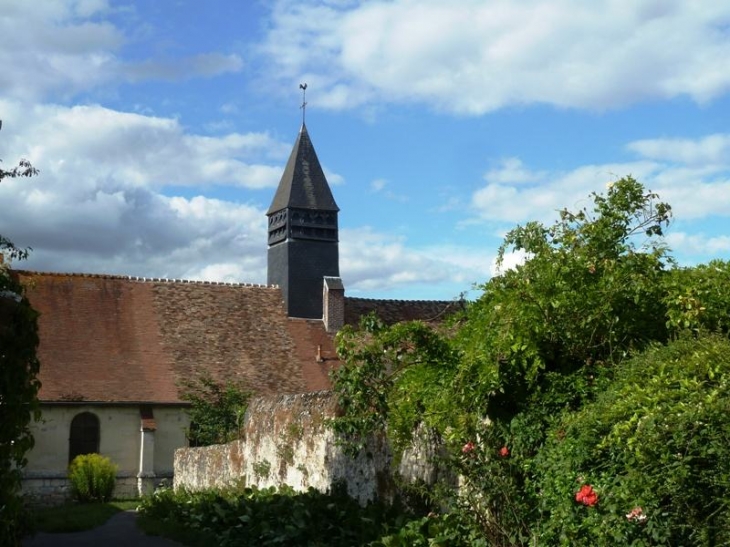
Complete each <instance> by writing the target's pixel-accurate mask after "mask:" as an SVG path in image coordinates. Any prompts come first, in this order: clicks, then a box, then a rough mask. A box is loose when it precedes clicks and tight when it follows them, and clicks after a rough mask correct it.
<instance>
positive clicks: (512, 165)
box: [484, 158, 545, 184]
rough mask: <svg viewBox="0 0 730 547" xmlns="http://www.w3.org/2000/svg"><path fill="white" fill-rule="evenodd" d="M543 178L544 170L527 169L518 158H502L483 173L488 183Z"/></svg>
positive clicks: (506, 182)
mask: <svg viewBox="0 0 730 547" xmlns="http://www.w3.org/2000/svg"><path fill="white" fill-rule="evenodd" d="M544 178H545V173H544V172H537V171H531V170H529V169H528V168H526V167H525V165H524V164H523V163H522V160H520V159H519V158H503V159H502V160H501V161H500V162H499V165H498V166H497V167H495V168H493V169H490V170H489V171H487V172H486V173H485V174H484V180H486V181H487V182H488V183H490V184H515V183H523V182H537V181H540V180H542V179H544Z"/></svg>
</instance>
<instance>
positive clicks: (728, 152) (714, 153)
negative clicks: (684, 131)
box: [627, 134, 730, 166]
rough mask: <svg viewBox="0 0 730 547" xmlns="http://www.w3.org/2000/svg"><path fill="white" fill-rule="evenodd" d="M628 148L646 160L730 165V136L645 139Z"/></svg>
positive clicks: (633, 143)
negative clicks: (694, 138)
mask: <svg viewBox="0 0 730 547" xmlns="http://www.w3.org/2000/svg"><path fill="white" fill-rule="evenodd" d="M627 148H628V149H629V150H632V151H634V152H636V153H638V154H640V155H641V156H644V157H645V158H650V159H654V160H659V161H665V162H669V163H683V164H686V165H705V166H716V165H724V166H727V165H728V164H730V135H728V134H715V135H708V136H706V137H703V138H701V139H696V140H693V139H644V140H639V141H634V142H631V143H629V144H628V146H627Z"/></svg>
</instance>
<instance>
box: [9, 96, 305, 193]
mask: <svg viewBox="0 0 730 547" xmlns="http://www.w3.org/2000/svg"><path fill="white" fill-rule="evenodd" d="M0 110H2V111H4V112H7V115H5V119H4V122H5V123H4V129H3V138H4V139H5V140H7V141H9V143H10V146H9V149H10V151H11V155H12V154H13V153H14V154H16V155H18V156H26V157H28V159H30V160H31V161H33V162H35V163H37V164H38V165H39V167H42V168H43V170H44V173H46V174H53V175H54V176H57V177H59V178H62V179H65V180H75V181H77V182H76V184H79V185H81V184H86V183H87V181H92V183H93V184H94V185H98V184H101V182H99V181H123V182H124V184H125V185H127V186H135V187H146V186H154V187H161V186H165V185H177V186H184V185H211V184H220V185H234V186H241V187H244V188H252V189H259V188H272V187H275V186H276V184H277V183H278V181H279V177H280V176H281V163H283V161H284V160H285V158H286V154H287V153H288V152H289V149H290V146H291V145H289V144H287V143H282V142H279V141H276V140H274V139H273V138H272V137H270V136H269V135H268V134H266V133H246V134H241V133H230V134H227V135H223V136H220V137H208V136H201V135H191V134H189V133H186V132H185V130H184V128H183V127H182V125H181V124H180V123H179V121H178V120H175V119H172V118H161V117H154V116H144V115H141V114H135V113H128V112H119V111H115V110H111V109H108V108H104V107H102V106H98V105H90V106H75V107H71V108H69V107H64V106H58V105H38V106H35V107H33V108H32V109H31V110H30V111H24V110H25V109H24V106H23V105H22V104H21V103H17V102H11V101H2V100H0ZM262 159H264V160H271V161H275V162H276V163H275V164H273V165H272V164H264V163H259V162H260V161H261V160H262Z"/></svg>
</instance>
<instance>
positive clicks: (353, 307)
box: [345, 296, 464, 325]
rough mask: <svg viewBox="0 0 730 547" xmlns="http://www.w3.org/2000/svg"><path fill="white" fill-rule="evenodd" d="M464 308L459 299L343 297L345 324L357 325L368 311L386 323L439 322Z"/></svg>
mask: <svg viewBox="0 0 730 547" xmlns="http://www.w3.org/2000/svg"><path fill="white" fill-rule="evenodd" d="M463 308H464V303H463V302H462V301H459V300H379V299H371V298H352V297H349V296H346V297H345V324H346V325H357V324H358V323H359V322H360V318H361V317H362V316H363V315H367V314H368V313H371V312H375V314H376V315H377V316H378V317H379V318H380V319H381V320H382V321H384V322H385V323H386V324H388V325H392V324H395V323H399V322H401V321H424V322H426V323H440V322H441V321H443V320H444V319H445V318H446V317H448V316H449V315H451V314H453V313H456V312H457V311H459V310H462V309H463Z"/></svg>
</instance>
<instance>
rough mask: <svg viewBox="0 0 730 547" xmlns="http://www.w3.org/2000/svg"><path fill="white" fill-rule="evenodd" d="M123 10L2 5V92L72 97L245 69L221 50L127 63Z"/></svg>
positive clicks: (79, 4)
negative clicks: (148, 81)
mask: <svg viewBox="0 0 730 547" xmlns="http://www.w3.org/2000/svg"><path fill="white" fill-rule="evenodd" d="M120 10H122V8H118V7H112V6H111V5H110V4H109V2H108V1H106V0H62V1H54V2H27V1H25V0H4V1H3V2H2V15H3V16H2V17H1V18H0V35H1V36H2V37H3V47H2V48H0V66H2V67H4V69H3V70H2V71H1V72H0V95H2V96H5V97H12V98H16V99H23V100H33V99H36V100H39V99H44V98H46V97H48V96H51V95H56V96H58V95H60V96H65V97H73V96H76V95H78V94H80V93H83V92H87V91H90V90H93V89H95V88H98V87H100V86H103V85H106V84H110V83H121V82H136V81H139V80H146V79H158V80H159V79H162V80H183V79H190V78H196V77H213V76H216V75H219V74H223V73H227V72H238V71H240V70H241V69H242V67H243V61H242V59H241V58H240V57H239V56H238V55H235V54H225V53H220V52H208V53H199V54H196V55H193V56H189V57H181V58H175V59H169V58H167V59H159V58H148V59H141V60H139V61H134V62H132V61H124V60H123V59H122V50H123V48H124V47H125V45H127V44H128V42H129V41H130V37H129V33H130V32H133V30H131V31H130V30H128V29H127V28H124V27H123V26H122V25H121V23H120V20H115V19H114V17H113V16H114V15H115V14H116V13H117V12H119V11H120Z"/></svg>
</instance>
